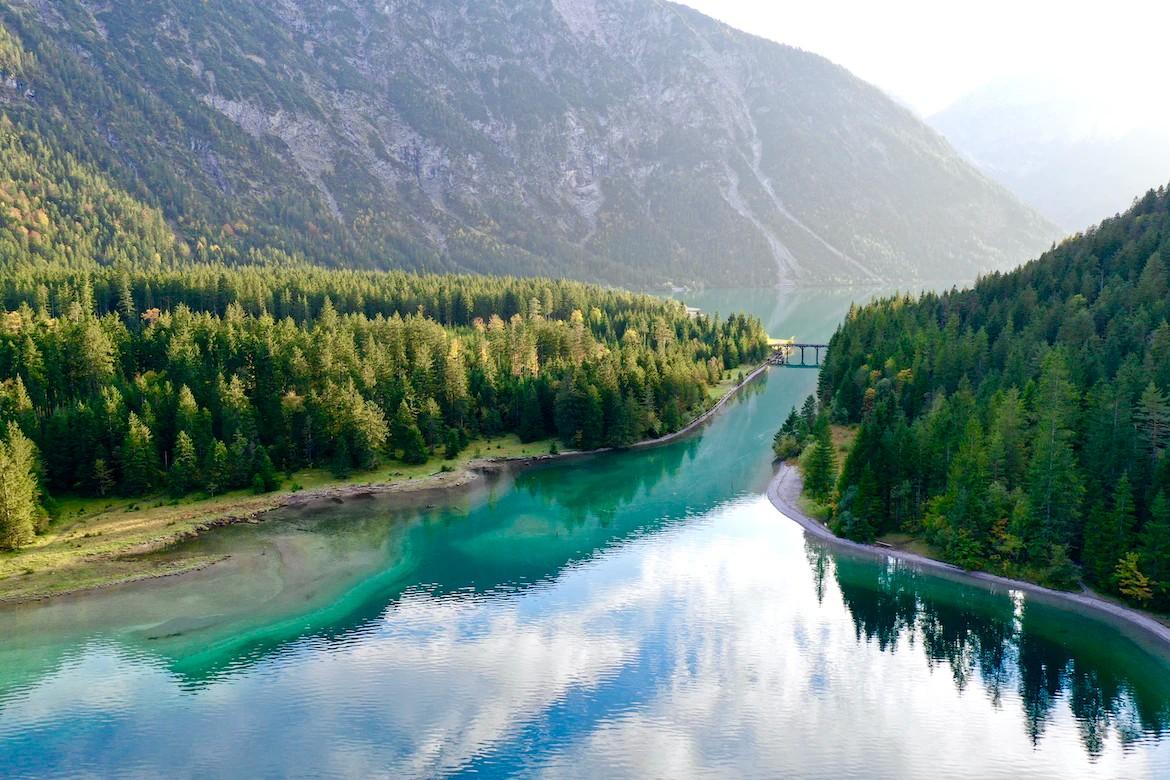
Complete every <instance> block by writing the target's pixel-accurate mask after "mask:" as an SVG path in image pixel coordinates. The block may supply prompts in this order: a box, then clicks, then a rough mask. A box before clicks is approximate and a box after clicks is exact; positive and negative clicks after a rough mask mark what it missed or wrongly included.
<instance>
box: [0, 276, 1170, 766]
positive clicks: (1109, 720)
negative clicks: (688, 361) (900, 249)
mask: <svg viewBox="0 0 1170 780" xmlns="http://www.w3.org/2000/svg"><path fill="white" fill-rule="evenodd" d="M860 295H863V293H861V292H858V291H840V290H837V291H832V290H821V291H808V290H792V291H784V292H781V293H780V294H779V295H777V294H776V293H775V291H723V292H716V293H708V294H706V295H704V296H701V297H700V298H699V299H698V300H696V301H694V302H695V303H697V305H700V306H702V307H703V308H704V309H707V310H718V311H721V312H730V311H732V310H735V309H747V310H750V311H752V312H753V313H756V314H758V315H760V316H762V317H763V318H764V319H765V322H766V323H767V324H768V327H769V330H770V332H772V333H773V334H774V335H781V336H792V335H796V336H798V337H800V338H801V339H808V340H814V339H815V340H826V339H827V338H828V336H829V335H830V334H831V332H832V329H833V328H834V327H835V324H836V322H837V321H839V319H840V317H841V316H842V315H843V314H844V312H845V311H846V309H847V307H848V304H849V302H850V300H852V299H854V298H856V297H858V296H860ZM815 383H816V372H815V371H810V370H799V369H777V370H773V371H772V372H771V374H770V375H769V376H768V377H767V378H766V379H765V380H763V381H761V382H760V383H758V384H757V385H755V386H754V387H753V388H752V389H751V390H750V391H749V392H747V393H745V394H744V396H743V397H742V398H740V399H738V400H736V401H735V402H734V403H732V404H731V406H730V408H729V409H728V411H727V412H726V413H724V414H721V415H720V416H718V417H717V418H716V419H715V420H714V421H713V422H712V423H711V424H710V425H709V426H708V427H707V428H705V429H704V431H703V433H702V435H701V436H696V437H693V438H690V439H687V440H685V441H682V442H678V443H675V444H672V445H669V446H665V447H661V448H658V449H653V450H644V451H638V452H630V453H625V454H618V455H611V456H602V457H597V458H593V459H590V460H587V461H581V462H575V463H569V464H557V465H551V466H546V467H541V468H539V469H534V470H531V471H527V472H524V473H522V474H520V475H518V476H517V477H516V478H515V479H514V480H513V479H510V478H508V479H501V480H500V481H498V482H495V483H493V484H490V485H484V486H482V487H480V488H479V489H477V490H476V491H474V492H473V493H471V494H469V495H466V496H463V497H461V498H459V499H458V500H457V501H456V502H455V503H454V505H451V506H439V507H433V508H422V509H415V510H407V509H401V508H395V507H394V505H393V504H392V503H391V502H390V501H388V500H385V499H376V498H375V499H367V500H353V501H349V502H347V503H345V504H343V505H340V506H335V505H327V506H325V507H321V508H316V509H312V510H306V509H302V510H286V511H284V512H283V513H282V516H280V517H277V518H274V520H273V521H272V522H269V523H265V524H262V525H259V526H241V527H234V528H230V529H223V530H222V531H219V532H217V533H214V534H212V535H210V536H208V537H206V538H204V539H202V540H200V541H198V542H197V543H196V544H197V545H198V546H199V547H200V548H203V549H207V550H211V551H231V552H232V558H231V559H230V560H229V561H228V562H226V563H224V564H221V565H219V566H216V567H212V568H211V569H209V570H206V571H204V572H200V573H197V574H194V575H190V576H186V577H180V578H174V579H168V580H161V581H157V582H154V583H150V584H147V585H141V586H134V587H129V588H124V589H119V590H116V591H109V592H105V593H100V594H94V595H90V596H85V597H79V598H72V599H64V600H60V601H56V602H52V603H49V604H44V605H35V606H30V607H23V608H17V609H6V610H3V611H0V775H4V776H13V777H22V776H48V775H60V776H66V775H67V776H77V775H87V774H88V775H93V776H100V777H111V776H159V775H163V774H168V775H173V776H200V777H206V776H211V777H215V776H275V775H300V776H322V775H335V776H355V775H360V776H370V775H372V776H379V775H382V776H393V777H411V776H419V777H430V776H438V775H458V774H470V773H473V772H474V773H477V774H481V775H487V776H509V775H517V774H519V775H539V776H552V777H556V776H574V777H596V776H638V777H643V776H656V777H662V776H689V775H711V776H767V777H776V776H792V777H824V778H839V777H846V776H858V777H899V778H903V777H940V776H947V777H971V778H986V777H1007V776H1010V777H1013V778H1040V777H1053V778H1057V777H1061V778H1067V777H1110V778H1112V777H1124V778H1143V777H1150V778H1157V777H1168V776H1170V745H1168V744H1167V740H1166V739H1165V738H1164V737H1163V731H1164V730H1165V728H1166V727H1167V726H1170V660H1167V656H1166V655H1165V654H1164V653H1162V652H1160V651H1158V650H1155V649H1151V648H1146V647H1143V646H1142V644H1141V643H1140V642H1138V641H1136V640H1135V639H1131V638H1129V637H1128V636H1127V635H1126V633H1125V632H1124V631H1123V630H1120V629H1119V628H1117V627H1114V626H1111V625H1107V624H1105V623H1102V622H1099V621H1097V620H1095V619H1093V618H1091V617H1086V616H1083V615H1080V614H1078V613H1076V612H1073V611H1069V610H1065V609H1061V608H1057V607H1053V606H1049V605H1045V604H1040V603H1037V602H1035V601H1030V600H1029V599H1027V598H1025V597H1023V596H1021V595H1019V594H1014V593H1011V592H1006V591H994V590H989V589H985V588H978V587H971V586H966V585H961V584H957V583H954V582H950V581H947V580H944V579H940V578H938V577H934V576H931V575H929V574H925V573H922V572H919V571H916V570H915V569H913V568H911V567H907V566H904V565H895V564H893V563H886V564H882V563H878V562H874V561H871V560H860V559H855V558H852V557H849V556H846V555H842V554H839V553H835V552H832V551H830V550H828V549H826V548H825V547H824V546H822V545H820V544H818V543H816V542H814V541H812V540H809V539H807V538H806V537H805V535H804V533H803V532H802V531H801V530H800V529H799V528H798V527H797V526H796V525H795V524H794V523H792V522H789V521H788V520H786V519H785V518H784V517H782V516H781V515H779V514H778V513H777V512H776V511H775V510H774V509H773V508H772V506H771V504H770V503H769V502H768V501H767V499H766V498H764V497H762V495H761V491H762V488H763V486H764V484H765V483H766V482H767V480H768V477H769V476H770V474H771V467H770V463H769V454H768V453H769V444H770V440H771V435H772V432H773V431H774V429H775V428H776V427H777V425H778V424H779V421H780V420H781V418H782V417H783V416H784V415H785V414H786V413H787V411H788V409H789V408H790V407H791V406H793V405H795V404H799V402H800V401H801V399H803V397H804V396H805V395H807V394H808V393H809V392H810V391H811V390H812V389H813V387H814V386H815Z"/></svg>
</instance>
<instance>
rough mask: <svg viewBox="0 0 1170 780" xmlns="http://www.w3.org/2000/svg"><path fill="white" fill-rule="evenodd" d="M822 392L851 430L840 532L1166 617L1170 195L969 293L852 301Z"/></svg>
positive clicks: (1169, 583)
mask: <svg viewBox="0 0 1170 780" xmlns="http://www.w3.org/2000/svg"><path fill="white" fill-rule="evenodd" d="M819 392H820V394H821V400H822V401H823V402H825V403H827V404H830V405H831V409H832V411H831V415H832V417H833V418H834V419H835V420H836V421H839V422H852V423H857V424H858V426H859V428H858V431H857V436H856V438H855V439H854V441H853V443H852V444H851V445H850V447H849V451H848V455H847V456H846V458H845V461H844V463H843V466H842V470H841V476H840V480H839V482H838V485H837V486H838V488H839V496H840V499H839V500H838V501H837V502H836V506H835V509H834V512H835V526H836V528H837V530H838V532H840V533H843V534H845V535H848V536H850V537H853V538H862V539H867V540H868V539H872V538H873V537H874V536H875V535H878V536H880V535H883V534H886V533H891V532H909V533H912V534H920V535H921V536H923V537H924V538H925V540H926V541H927V542H928V543H929V544H930V545H932V546H933V548H934V549H935V550H936V552H937V553H938V554H939V555H941V556H942V557H945V558H946V559H947V560H950V561H952V562H954V563H957V564H959V565H960V566H962V567H964V568H967V569H988V570H991V571H996V572H999V573H1001V574H1007V575H1009V576H1012V577H1021V576H1023V577H1028V578H1032V579H1038V580H1041V581H1044V582H1048V583H1049V584H1052V585H1055V586H1058V587H1063V588H1074V589H1079V583H1078V578H1079V577H1080V575H1081V574H1082V573H1083V575H1084V576H1085V578H1086V579H1088V580H1089V581H1090V582H1091V583H1093V585H1095V586H1096V587H1098V588H1100V589H1102V590H1105V591H1108V592H1111V593H1114V594H1117V595H1120V596H1122V597H1124V598H1126V599H1128V600H1130V601H1132V602H1134V603H1136V604H1139V605H1141V606H1152V607H1154V608H1155V609H1157V610H1159V611H1162V612H1165V611H1167V610H1170V190H1168V189H1167V188H1166V187H1162V188H1159V189H1158V190H1156V191H1155V190H1151V191H1149V192H1148V193H1147V194H1146V195H1145V196H1143V197H1141V198H1138V199H1137V200H1135V201H1134V205H1133V207H1132V208H1131V209H1130V210H1129V211H1127V212H1126V213H1125V214H1123V215H1121V216H1118V217H1113V218H1110V219H1106V220H1105V221H1104V222H1102V223H1101V224H1100V225H1099V226H1098V227H1096V228H1094V229H1092V230H1089V231H1086V232H1085V233H1081V234H1078V235H1076V236H1074V237H1072V238H1069V239H1067V240H1065V241H1063V242H1062V243H1061V244H1059V245H1058V246H1056V247H1054V248H1053V249H1052V250H1051V251H1049V252H1047V253H1045V254H1044V255H1043V256H1041V257H1040V258H1039V259H1038V260H1036V261H1034V262H1032V263H1029V264H1028V265H1026V266H1024V267H1022V268H1020V269H1017V270H1015V271H1013V272H1010V273H1005V274H991V275H988V276H986V277H984V278H982V279H981V280H980V281H979V282H978V283H977V284H976V285H975V286H974V287H972V288H970V289H966V290H954V289H952V290H951V291H950V292H948V293H945V294H943V295H937V294H934V293H928V294H926V295H923V296H922V297H920V298H918V299H911V298H892V299H888V300H883V301H878V302H876V303H873V304H871V305H868V306H864V307H861V308H860V309H858V310H856V311H855V312H853V313H852V314H851V316H850V317H849V318H848V319H847V320H846V321H845V323H843V324H842V325H841V327H840V329H839V330H838V331H837V333H836V335H834V336H833V340H832V341H831V342H830V344H829V352H828V359H827V361H826V364H825V367H824V369H823V373H822V375H821V384H820V388H819ZM831 457H832V453H831V452H830V458H831ZM830 463H831V460H830ZM878 464H880V467H875V466H878ZM1074 563H1078V564H1080V566H1081V569H1080V570H1078V569H1077V567H1076V566H1075V565H1074Z"/></svg>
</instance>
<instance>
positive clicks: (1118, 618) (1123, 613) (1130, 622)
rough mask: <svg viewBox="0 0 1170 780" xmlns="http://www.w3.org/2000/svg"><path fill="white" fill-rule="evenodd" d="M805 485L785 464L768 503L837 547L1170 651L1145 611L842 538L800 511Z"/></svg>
mask: <svg viewBox="0 0 1170 780" xmlns="http://www.w3.org/2000/svg"><path fill="white" fill-rule="evenodd" d="M802 486H803V483H802V481H801V476H800V472H799V471H798V470H797V469H796V468H795V467H794V466H791V465H789V464H787V463H782V464H780V468H779V470H778V471H777V472H776V475H775V476H774V477H772V481H771V482H770V483H769V484H768V491H767V495H768V500H769V501H771V502H772V506H774V507H775V508H776V509H777V510H778V511H779V512H780V513H781V514H783V515H785V516H786V517H788V518H789V519H790V520H793V521H794V522H796V523H797V524H798V525H800V526H801V527H802V528H804V530H805V531H806V532H807V533H809V534H811V535H812V536H814V537H816V538H817V539H819V540H821V541H824V542H826V543H828V544H830V545H832V546H833V547H837V548H839V549H843V550H849V551H851V552H854V553H859V554H861V555H866V556H870V557H874V558H881V559H889V558H894V559H897V560H901V561H906V562H907V563H910V564H913V565H914V566H917V567H920V568H923V569H928V570H930V571H932V572H935V573H939V574H942V575H943V576H946V577H948V578H950V579H956V580H959V581H962V582H968V583H976V584H982V585H985V586H993V587H999V588H1006V589H1008V590H1016V591H1022V592H1024V593H1027V594H1029V595H1031V596H1034V597H1038V598H1040V599H1041V600H1044V601H1047V602H1050V603H1054V604H1063V605H1066V606H1068V605H1072V606H1075V607H1077V608H1080V609H1082V610H1084V611H1086V612H1090V613H1093V614H1096V615H1097V616H1103V617H1106V618H1108V619H1110V620H1111V621H1115V622H1118V623H1122V624H1125V625H1126V626H1128V627H1130V628H1132V629H1136V630H1137V631H1139V632H1140V633H1141V634H1142V635H1143V636H1144V637H1145V638H1147V639H1152V640H1156V641H1157V642H1158V644H1159V645H1161V647H1162V649H1163V650H1166V649H1170V626H1168V625H1166V624H1165V623H1163V622H1162V621H1160V620H1158V619H1157V618H1156V617H1153V616H1152V615H1149V614H1147V613H1145V612H1140V611H1138V610H1136V609H1131V608H1129V607H1126V606H1124V605H1122V604H1117V603H1115V602H1112V601H1108V600H1106V599H1104V598H1101V597H1100V596H1096V595H1094V594H1092V593H1088V592H1085V593H1069V592H1067V591H1062V590H1053V589H1052V588H1045V587H1044V586H1042V585H1037V584H1035V583H1033V582H1027V581H1025V580H1013V579H1010V578H1008V577H1000V576H998V575H995V574H988V573H987V572H981V571H968V570H966V569H962V568H960V567H958V566H954V565H952V564H949V563H944V562H943V561H939V560H935V559H934V558H928V557H926V556H924V555H919V554H917V553H913V552H909V551H907V550H898V549H893V548H886V547H878V546H876V545H872V544H862V543H860V542H853V541H850V540H848V539H842V538H841V537H839V536H837V535H835V534H834V533H833V532H832V531H830V530H829V529H828V528H826V527H825V526H824V525H822V524H821V523H820V522H818V521H817V520H816V519H815V518H812V517H809V516H808V515H807V514H805V513H804V511H803V510H802V509H801V508H800V503H799V498H800V493H801V488H802Z"/></svg>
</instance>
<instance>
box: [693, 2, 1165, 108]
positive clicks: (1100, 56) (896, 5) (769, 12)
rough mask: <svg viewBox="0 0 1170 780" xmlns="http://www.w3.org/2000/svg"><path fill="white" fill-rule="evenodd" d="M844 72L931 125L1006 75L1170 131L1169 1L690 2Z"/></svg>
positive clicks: (707, 12) (711, 14) (730, 22)
mask: <svg viewBox="0 0 1170 780" xmlns="http://www.w3.org/2000/svg"><path fill="white" fill-rule="evenodd" d="M682 2H684V3H685V4H686V5H690V6H692V7H694V8H696V9H698V10H700V11H702V12H703V13H706V14H708V15H710V16H714V17H716V18H719V19H722V20H723V21H725V22H727V23H728V24H731V25H733V26H735V27H738V28H740V29H742V30H746V31H748V32H751V33H755V34H756V35H761V36H763V37H766V38H771V39H773V40H777V41H780V42H782V43H788V44H791V45H793V46H798V47H800V48H802V49H806V50H808V51H812V52H816V53H817V54H821V55H824V56H825V57H828V58H829V59H831V60H833V61H834V62H837V63H839V64H841V65H844V66H845V67H847V68H848V69H849V70H851V71H853V73H855V74H856V75H858V76H860V77H861V78H863V79H865V80H867V81H869V82H871V83H874V84H876V85H878V86H880V87H882V88H883V89H884V90H885V91H886V92H888V93H890V94H891V95H893V96H895V97H897V98H899V99H901V100H902V101H903V102H905V103H907V104H909V105H910V106H911V107H912V108H914V109H915V110H917V111H918V112H919V113H921V114H923V115H929V114H931V113H934V112H936V111H938V110H940V109H942V108H945V107H946V106H947V105H949V104H950V103H951V102H952V101H954V100H955V99H956V98H958V97H960V96H961V95H963V94H965V93H967V92H969V91H971V90H973V89H975V88H977V87H979V86H982V85H983V84H985V83H987V82H989V81H992V80H998V79H1002V78H1005V77H1014V76H1024V77H1028V78H1036V77H1043V78H1047V79H1050V78H1053V77H1056V78H1059V79H1060V80H1061V81H1063V82H1065V83H1067V84H1069V85H1071V86H1072V87H1073V88H1075V89H1076V92H1077V94H1083V95H1084V98H1085V101H1086V103H1091V104H1092V105H1093V106H1094V108H1095V110H1098V111H1108V112H1113V113H1116V114H1124V115H1125V116H1124V117H1120V116H1119V119H1122V120H1124V123H1125V124H1130V123H1137V122H1138V121H1140V119H1139V117H1140V116H1141V115H1151V114H1153V115H1157V117H1158V119H1159V120H1160V121H1165V122H1166V126H1167V127H1170V101H1167V100H1166V99H1165V95H1166V87H1165V78H1166V74H1167V69H1168V67H1170V49H1168V46H1170V2H1167V0H1108V1H1105V0H1098V2H1083V0H982V2H971V0H966V2H962V3H958V2H953V1H952V0H682Z"/></svg>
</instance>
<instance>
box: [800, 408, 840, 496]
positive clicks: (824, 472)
mask: <svg viewBox="0 0 1170 780" xmlns="http://www.w3.org/2000/svg"><path fill="white" fill-rule="evenodd" d="M813 429H814V434H813V435H814V439H815V440H814V442H813V447H812V452H811V453H810V454H809V458H808V464H807V465H806V467H805V473H804V484H805V488H806V489H807V490H808V492H809V495H811V496H812V497H813V498H815V499H816V500H817V501H820V502H822V503H824V502H826V501H828V500H829V499H830V498H831V497H832V494H833V484H834V482H835V481H836V477H837V475H836V471H837V453H836V452H834V451H833V435H832V431H831V430H830V428H829V419H828V417H825V416H824V415H822V416H821V417H820V418H819V419H818V420H817V421H816V423H814V425H813Z"/></svg>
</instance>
